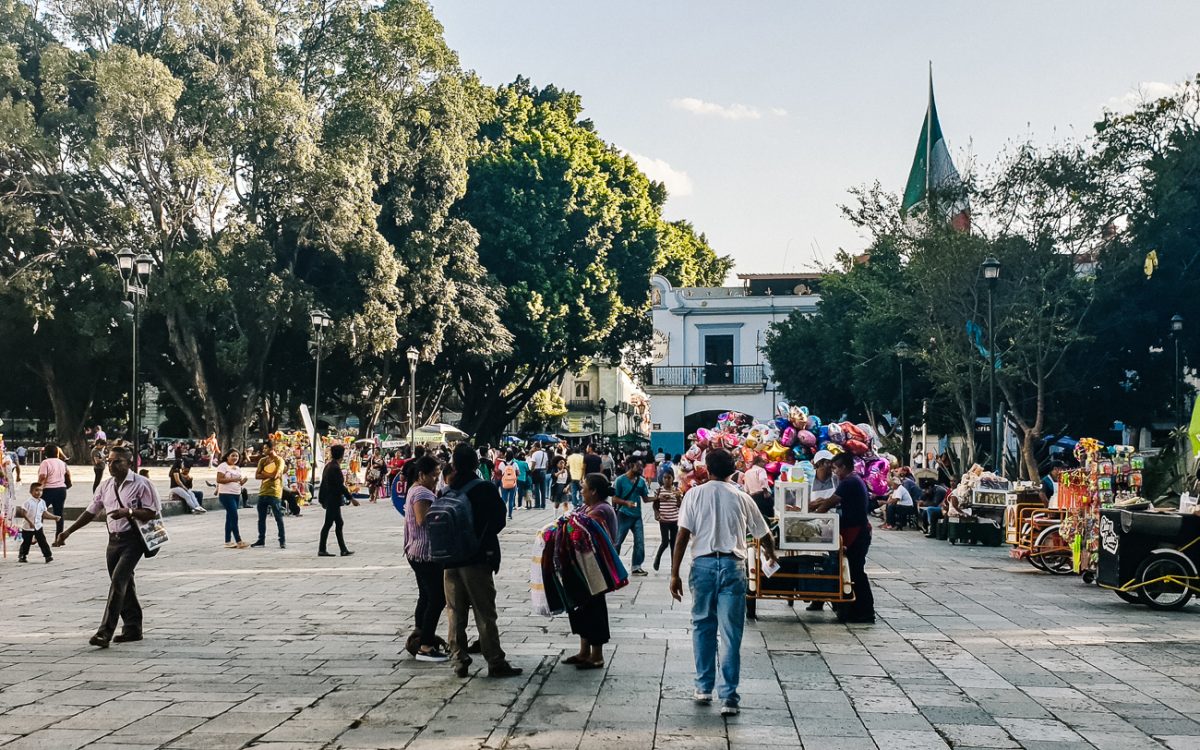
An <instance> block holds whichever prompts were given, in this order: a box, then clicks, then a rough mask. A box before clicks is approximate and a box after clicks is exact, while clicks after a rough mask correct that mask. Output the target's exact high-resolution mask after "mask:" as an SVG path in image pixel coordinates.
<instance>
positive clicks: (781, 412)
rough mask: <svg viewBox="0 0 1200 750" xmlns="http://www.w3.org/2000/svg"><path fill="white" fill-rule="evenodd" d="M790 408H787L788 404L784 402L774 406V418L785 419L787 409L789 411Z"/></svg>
mask: <svg viewBox="0 0 1200 750" xmlns="http://www.w3.org/2000/svg"><path fill="white" fill-rule="evenodd" d="M790 408H791V407H790V406H788V403H787V402H786V401H780V402H779V403H778V404H776V405H775V416H777V417H783V418H784V419H787V415H788V409H790Z"/></svg>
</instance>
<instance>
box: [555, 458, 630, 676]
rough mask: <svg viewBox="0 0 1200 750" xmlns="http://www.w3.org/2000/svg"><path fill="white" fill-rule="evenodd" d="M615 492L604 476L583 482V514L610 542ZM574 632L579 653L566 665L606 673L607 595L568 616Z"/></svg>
mask: <svg viewBox="0 0 1200 750" xmlns="http://www.w3.org/2000/svg"><path fill="white" fill-rule="evenodd" d="M612 494H613V488H612V484H610V483H609V481H608V477H606V476H604V475H603V474H588V475H587V476H586V477H584V479H583V510H582V511H581V512H583V513H584V514H586V515H587V517H588V518H591V519H592V520H593V521H595V522H597V523H598V524H600V526H601V528H603V529H604V532H605V533H606V534H608V538H609V540H610V541H611V540H612V538H613V536H614V535H615V534H616V533H617V513H616V511H614V510H613V507H612V505H611V504H610V503H609V502H608V498H610V497H612ZM567 619H568V620H570V622H571V632H572V633H574V634H576V635H578V636H579V653H578V654H575V655H574V656H568V657H567V658H566V659H563V664H574V665H575V667H576V668H577V669H603V668H604V644H606V643H608V641H609V638H610V632H609V627H608V602H607V600H606V598H605V595H604V594H597V595H595V596H591V597H588V598H587V599H584V600H583V603H582V604H580V605H579V606H578V607H576V608H575V609H573V610H571V611H570V612H568V613H567Z"/></svg>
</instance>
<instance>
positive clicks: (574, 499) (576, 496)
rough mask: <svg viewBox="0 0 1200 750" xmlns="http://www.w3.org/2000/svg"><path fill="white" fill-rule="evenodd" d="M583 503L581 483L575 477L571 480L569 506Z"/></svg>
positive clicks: (576, 506) (577, 505)
mask: <svg viewBox="0 0 1200 750" xmlns="http://www.w3.org/2000/svg"><path fill="white" fill-rule="evenodd" d="M580 505H583V483H582V482H580V481H579V480H577V479H572V480H571V507H572V508H578V507H579V506H580Z"/></svg>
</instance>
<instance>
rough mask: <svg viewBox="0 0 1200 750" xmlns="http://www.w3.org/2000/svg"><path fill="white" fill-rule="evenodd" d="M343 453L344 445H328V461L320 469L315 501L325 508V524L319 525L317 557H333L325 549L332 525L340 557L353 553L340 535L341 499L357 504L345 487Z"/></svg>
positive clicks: (344, 450) (341, 522)
mask: <svg viewBox="0 0 1200 750" xmlns="http://www.w3.org/2000/svg"><path fill="white" fill-rule="evenodd" d="M344 455H346V446H344V445H342V444H340V443H335V444H334V445H332V446H330V448H329V463H327V464H325V468H324V470H322V471H321V487H320V488H319V489H318V490H317V502H319V503H321V507H322V508H324V509H325V525H324V526H322V527H321V546H320V548H319V550H318V552H317V556H318V557H333V553H332V552H330V551H328V550H327V549H326V545H328V543H329V528H330V527H333V530H334V531H333V533H334V535H335V536H336V537H337V543H338V549H340V550H341V552H342V557H346V556H347V555H353V554H354V553H353V552H351V551H350V550H348V549H346V538H345V537H344V536H342V525H343V523H344V522H343V521H342V500H343V499H345V500H349V501H350V502H352V503H354V504H355V505H358V501H357V500H355V499H354V495H351V494H350V490H348V489H346V477H344V476H342V456H344Z"/></svg>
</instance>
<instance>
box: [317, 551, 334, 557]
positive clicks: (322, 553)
mask: <svg viewBox="0 0 1200 750" xmlns="http://www.w3.org/2000/svg"><path fill="white" fill-rule="evenodd" d="M317 557H337V555H335V554H333V553H332V552H326V551H325V550H321V551H320V552H318V553H317Z"/></svg>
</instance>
